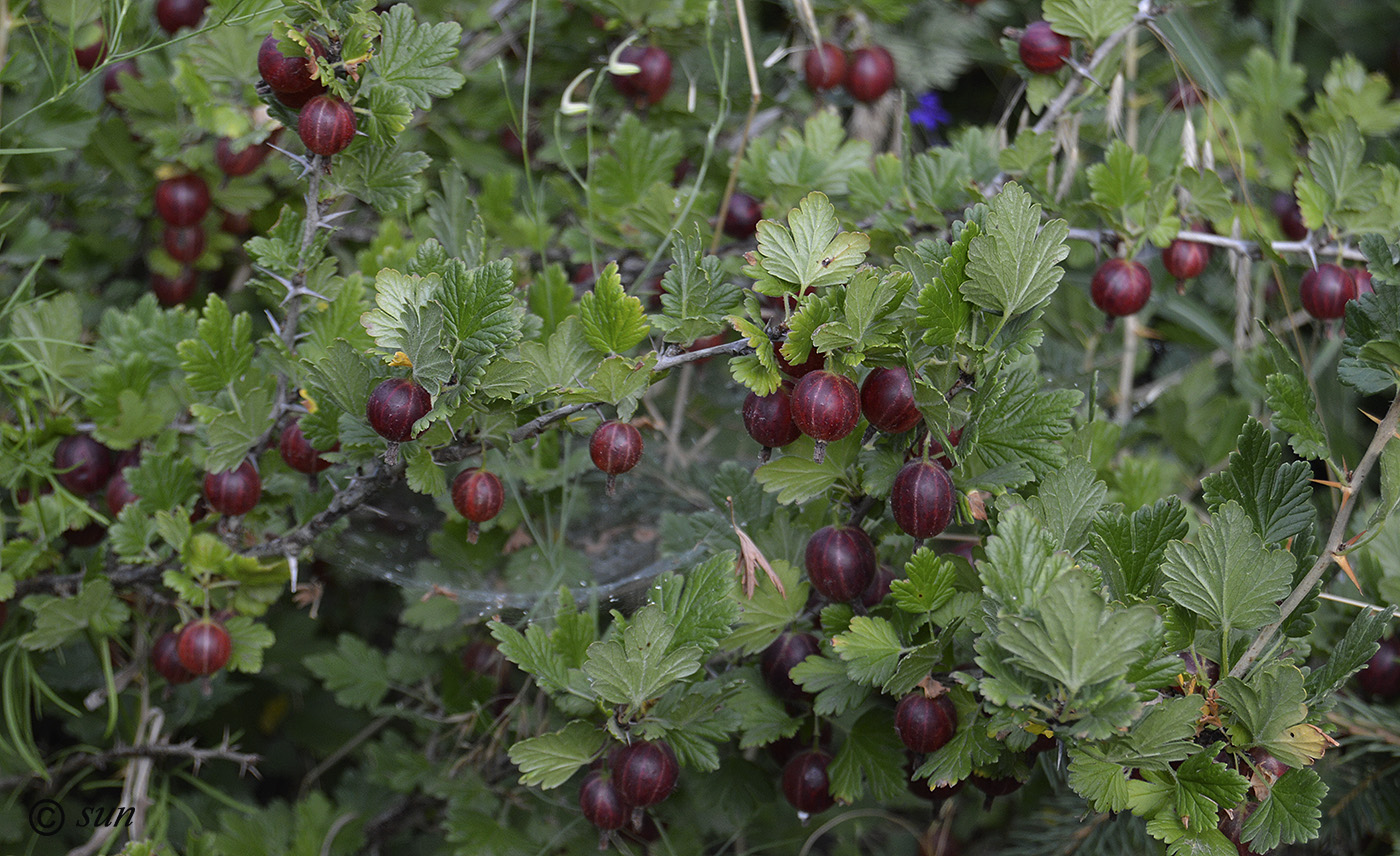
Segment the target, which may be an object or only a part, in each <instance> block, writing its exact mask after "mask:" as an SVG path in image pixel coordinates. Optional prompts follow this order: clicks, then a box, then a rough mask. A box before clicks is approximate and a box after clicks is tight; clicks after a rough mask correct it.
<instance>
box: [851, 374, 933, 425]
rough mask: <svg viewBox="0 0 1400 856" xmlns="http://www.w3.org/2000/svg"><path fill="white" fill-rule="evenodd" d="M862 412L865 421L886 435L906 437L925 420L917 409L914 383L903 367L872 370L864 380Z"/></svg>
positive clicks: (861, 397)
mask: <svg viewBox="0 0 1400 856" xmlns="http://www.w3.org/2000/svg"><path fill="white" fill-rule="evenodd" d="M860 410H861V412H862V413H864V414H865V419H866V421H868V422H869V423H870V424H871V425H874V426H875V427H876V428H877V429H879V430H881V431H884V432H885V433H886V434H903V433H904V432H905V431H908V430H909V429H910V428H913V427H914V426H915V425H918V424H919V421H920V420H921V419H923V414H921V413H919V409H918V408H917V407H915V406H914V382H913V381H912V380H910V379H909V372H908V370H907V369H904V368H902V367H895V368H890V369H872V370H871V372H870V374H868V375H866V376H865V381H864V382H863V383H862V384H861V385H860Z"/></svg>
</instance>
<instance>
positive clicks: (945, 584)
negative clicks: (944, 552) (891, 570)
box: [890, 547, 957, 613]
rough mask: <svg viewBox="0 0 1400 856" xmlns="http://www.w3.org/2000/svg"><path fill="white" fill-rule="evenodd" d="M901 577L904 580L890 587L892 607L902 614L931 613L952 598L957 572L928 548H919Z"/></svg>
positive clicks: (898, 580)
mask: <svg viewBox="0 0 1400 856" xmlns="http://www.w3.org/2000/svg"><path fill="white" fill-rule="evenodd" d="M904 575H905V579H897V580H895V581H893V582H891V583H890V594H891V595H893V596H894V603H895V606H898V607H899V608H900V609H902V610H904V611H905V612H913V613H928V612H933V611H934V610H935V609H938V608H939V607H941V606H942V605H943V604H945V603H947V602H948V601H949V600H950V599H951V598H952V597H953V583H954V582H955V581H956V579H957V570H956V569H955V568H954V567H953V563H952V562H950V561H948V560H947V559H945V558H943V557H942V556H939V555H938V554H936V553H934V552H933V551H932V550H930V549H929V548H928V547H920V548H919V549H918V550H916V551H915V552H914V555H912V556H910V557H909V561H908V562H906V563H905V564H904Z"/></svg>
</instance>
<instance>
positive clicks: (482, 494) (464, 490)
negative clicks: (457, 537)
mask: <svg viewBox="0 0 1400 856" xmlns="http://www.w3.org/2000/svg"><path fill="white" fill-rule="evenodd" d="M505 497H506V494H505V489H504V488H502V487H501V480H500V479H499V478H497V477H496V474H495V473H488V472H487V471H486V470H463V471H462V472H460V473H458V474H457V478H455V479H453V481H452V507H453V508H455V509H457V513H458V514H460V515H462V516H463V517H465V518H467V520H468V521H469V522H470V525H468V526H467V543H469V544H475V543H476V537H477V534H478V533H479V532H480V531H481V524H482V523H485V522H486V521H488V520H490V519H491V518H493V517H495V516H496V515H497V514H500V513H501V506H502V505H503V504H504V503H505Z"/></svg>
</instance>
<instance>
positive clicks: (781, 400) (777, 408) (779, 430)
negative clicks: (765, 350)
mask: <svg viewBox="0 0 1400 856" xmlns="http://www.w3.org/2000/svg"><path fill="white" fill-rule="evenodd" d="M744 429H745V430H746V431H748V432H749V436H750V437H752V438H754V439H755V440H757V441H758V444H759V445H760V446H762V447H763V458H764V460H767V459H768V451H769V450H770V449H779V448H782V447H783V446H786V445H787V444H789V443H791V442H793V441H794V440H796V439H797V438H798V437H801V436H802V430H801V429H800V428H798V427H797V423H796V422H793V421H792V397H791V395H790V393H789V387H788V386H787V384H783V385H782V386H780V387H778V391H777V392H774V393H773V394H772V395H759V394H758V393H756V392H750V393H749V394H748V396H747V397H746V398H745V399H744Z"/></svg>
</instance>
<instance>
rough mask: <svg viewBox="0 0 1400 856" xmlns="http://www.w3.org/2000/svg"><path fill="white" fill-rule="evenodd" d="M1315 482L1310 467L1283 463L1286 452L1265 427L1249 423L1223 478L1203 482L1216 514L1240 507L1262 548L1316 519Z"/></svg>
mask: <svg viewBox="0 0 1400 856" xmlns="http://www.w3.org/2000/svg"><path fill="white" fill-rule="evenodd" d="M1311 477H1312V468H1311V467H1309V466H1308V464H1307V462H1306V461H1290V462H1289V463H1287V464H1285V463H1283V448H1282V447H1281V446H1280V445H1279V444H1277V443H1273V442H1270V440H1269V434H1268V431H1267V430H1266V429H1265V428H1264V426H1263V425H1261V424H1259V422H1258V421H1256V420H1254V419H1248V420H1246V421H1245V423H1244V428H1243V429H1242V430H1241V432H1240V437H1239V450H1238V451H1236V452H1232V453H1230V459H1229V461H1228V463H1227V465H1226V467H1225V469H1224V470H1223V471H1222V472H1219V473H1215V474H1213V475H1210V476H1207V477H1206V478H1204V479H1202V480H1201V489H1202V494H1203V498H1204V499H1205V501H1206V504H1207V505H1208V506H1209V507H1210V508H1211V510H1212V511H1214V510H1216V509H1218V508H1219V507H1220V506H1221V505H1222V504H1223V503H1225V502H1230V501H1232V502H1235V503H1237V504H1238V505H1239V506H1240V507H1241V508H1242V509H1243V510H1244V511H1245V513H1246V514H1248V516H1249V519H1250V520H1251V521H1253V523H1254V526H1255V528H1256V530H1257V531H1258V533H1259V535H1260V536H1261V537H1262V538H1263V539H1264V542H1265V543H1268V544H1276V543H1279V542H1281V541H1283V540H1285V539H1287V538H1290V537H1292V536H1294V535H1297V534H1298V533H1299V532H1300V531H1301V530H1302V529H1304V528H1305V527H1309V526H1311V525H1312V523H1313V521H1314V520H1315V519H1316V518H1315V514H1316V513H1315V512H1314V511H1313V508H1312V504H1311V501H1312V487H1311V486H1310V485H1309V483H1308V480H1309V479H1310V478H1311Z"/></svg>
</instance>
